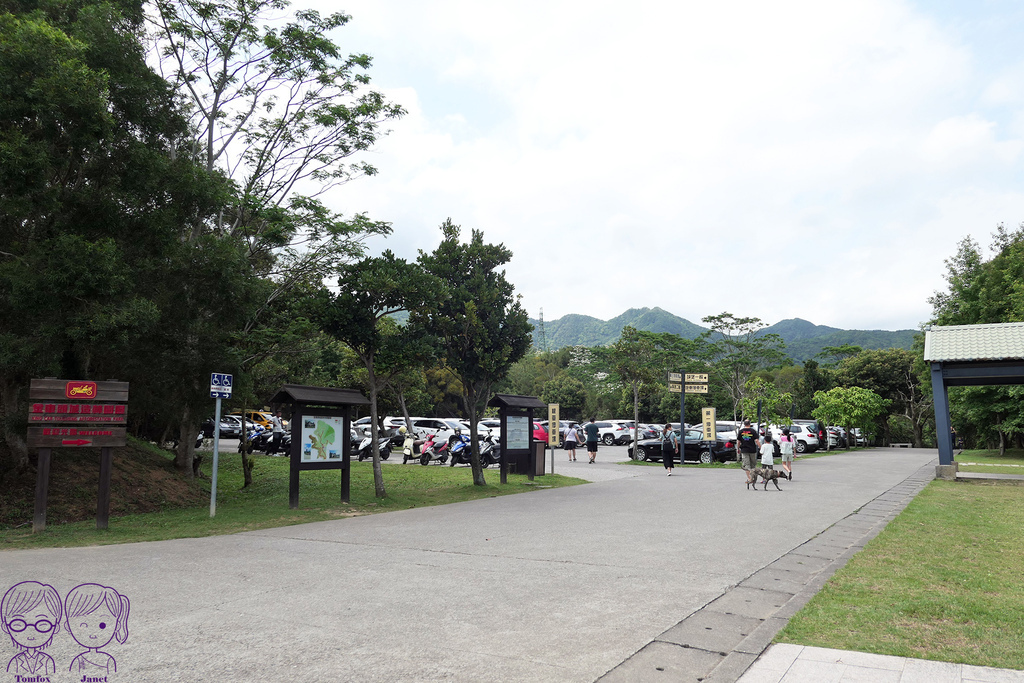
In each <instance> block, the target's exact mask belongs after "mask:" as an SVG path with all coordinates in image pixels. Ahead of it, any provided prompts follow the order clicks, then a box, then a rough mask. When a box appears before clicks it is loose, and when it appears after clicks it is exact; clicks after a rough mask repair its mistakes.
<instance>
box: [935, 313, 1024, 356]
mask: <svg viewBox="0 0 1024 683" xmlns="http://www.w3.org/2000/svg"><path fill="white" fill-rule="evenodd" d="M924 359H925V361H927V362H939V361H972V360H977V361H993V360H1022V359H1024V322H1022V323H992V324H990V325H950V326H948V327H941V326H939V325H932V327H931V329H927V330H925V333H924Z"/></svg>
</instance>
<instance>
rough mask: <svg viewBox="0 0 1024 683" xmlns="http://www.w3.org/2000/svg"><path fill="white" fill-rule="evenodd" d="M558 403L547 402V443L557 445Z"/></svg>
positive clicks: (553, 446)
mask: <svg viewBox="0 0 1024 683" xmlns="http://www.w3.org/2000/svg"><path fill="white" fill-rule="evenodd" d="M558 438H559V434H558V404H557V403H549V404H548V445H549V446H551V447H552V448H557V447H558Z"/></svg>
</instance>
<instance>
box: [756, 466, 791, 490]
mask: <svg viewBox="0 0 1024 683" xmlns="http://www.w3.org/2000/svg"><path fill="white" fill-rule="evenodd" d="M758 477H761V478H762V479H763V480H764V490H765V491H767V490H768V482H771V483H773V484H775V488H777V489H779V490H780V491H781V490H782V489H781V488H780V487H779V477H782V478H785V475H784V474H783V473H782V472H780V471H778V470H776V469H772V468H771V467H764V468H761V467H758V468H756V469H755V470H754V481H753V484H754V489H757V478H758ZM747 488H750V484H747Z"/></svg>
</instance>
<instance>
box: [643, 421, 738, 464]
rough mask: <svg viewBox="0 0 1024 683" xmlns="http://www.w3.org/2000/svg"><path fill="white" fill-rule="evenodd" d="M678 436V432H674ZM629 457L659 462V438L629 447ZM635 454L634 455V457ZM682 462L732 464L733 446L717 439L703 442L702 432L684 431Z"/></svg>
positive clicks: (698, 430)
mask: <svg viewBox="0 0 1024 683" xmlns="http://www.w3.org/2000/svg"><path fill="white" fill-rule="evenodd" d="M676 436H677V437H678V436H679V432H676ZM628 453H629V457H630V458H632V459H633V460H642V461H647V460H656V461H658V462H660V461H661V438H660V437H659V438H657V439H644V440H642V441H640V442H639V443H637V444H636V445H635V446H634V444H630V445H629V450H628ZM634 453H635V455H634ZM683 460H684V461H687V462H700V463H704V464H707V463H712V462H732V461H734V460H736V452H735V450H734V446H732V445H731V444H730V443H729V442H727V441H723V440H721V439H717V440H715V441H714V442H710V441H705V440H704V432H703V431H702V430H700V429H688V430H686V438H685V439H684V441H683Z"/></svg>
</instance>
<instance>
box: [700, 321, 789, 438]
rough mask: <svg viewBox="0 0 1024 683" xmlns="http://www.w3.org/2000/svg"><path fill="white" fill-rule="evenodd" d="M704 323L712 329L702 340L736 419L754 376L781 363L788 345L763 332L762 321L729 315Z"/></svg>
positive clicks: (714, 372) (714, 373)
mask: <svg viewBox="0 0 1024 683" xmlns="http://www.w3.org/2000/svg"><path fill="white" fill-rule="evenodd" d="M701 320H702V322H704V323H706V324H707V325H708V326H709V327H710V329H709V331H708V332H706V333H704V334H703V335H702V336H701V339H702V340H703V341H704V342H705V343H707V345H708V355H709V358H710V362H711V366H712V368H713V370H712V374H713V375H714V378H715V379H716V380H717V382H718V383H720V384H721V385H722V386H723V387H724V388H725V390H726V392H727V393H728V394H729V397H730V399H731V400H732V409H733V419H736V418H737V416H738V415H737V413H738V412H739V411H740V405H741V401H742V400H743V397H744V396H745V395H746V393H745V387H746V382H747V380H748V379H749V378H750V375H751V373H753V372H754V371H755V370H759V369H762V368H769V367H772V366H775V365H778V364H779V363H781V362H782V360H783V358H784V357H785V352H784V350H783V349H785V346H786V345H785V343H784V342H783V341H782V338H781V337H779V335H777V334H761V333H760V332H761V330H762V329H763V328H764V327H766V325H765V323H763V322H761V319H760V318H737V317H735V316H734V315H733V314H732V313H728V312H726V313H720V314H718V315H712V316H707V317H706V318H702V319H701Z"/></svg>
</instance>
